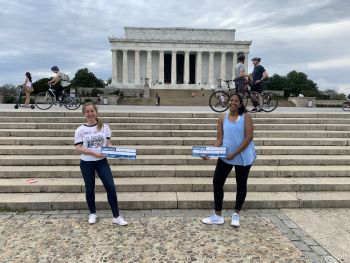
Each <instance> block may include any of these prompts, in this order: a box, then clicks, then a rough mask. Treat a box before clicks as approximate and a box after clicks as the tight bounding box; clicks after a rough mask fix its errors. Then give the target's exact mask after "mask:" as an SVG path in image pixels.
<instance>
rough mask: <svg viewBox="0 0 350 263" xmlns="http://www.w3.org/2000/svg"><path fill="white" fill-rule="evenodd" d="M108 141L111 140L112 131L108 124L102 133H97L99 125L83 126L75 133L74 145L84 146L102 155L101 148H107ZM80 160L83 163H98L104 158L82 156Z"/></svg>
mask: <svg viewBox="0 0 350 263" xmlns="http://www.w3.org/2000/svg"><path fill="white" fill-rule="evenodd" d="M108 139H111V129H110V128H109V126H108V125H107V124H105V123H104V124H103V126H102V129H101V130H100V131H97V124H95V125H94V126H87V125H86V124H83V125H81V126H80V127H79V128H78V129H76V131H75V138H74V144H75V145H77V144H82V145H83V147H85V148H88V149H90V150H93V151H94V152H98V153H100V152H101V147H102V146H103V147H105V146H107V140H108ZM80 158H81V159H82V160H83V161H98V160H102V159H103V158H104V157H102V158H96V157H95V156H92V155H88V154H81V155H80Z"/></svg>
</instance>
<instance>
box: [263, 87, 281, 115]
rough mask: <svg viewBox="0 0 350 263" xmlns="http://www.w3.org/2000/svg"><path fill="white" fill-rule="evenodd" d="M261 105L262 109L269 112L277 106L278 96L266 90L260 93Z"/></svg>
mask: <svg viewBox="0 0 350 263" xmlns="http://www.w3.org/2000/svg"><path fill="white" fill-rule="evenodd" d="M262 98H263V105H262V108H261V109H262V110H263V111H265V112H271V111H273V110H274V109H276V108H277V106H278V97H277V95H276V94H274V93H271V92H267V93H264V94H263V95H262Z"/></svg>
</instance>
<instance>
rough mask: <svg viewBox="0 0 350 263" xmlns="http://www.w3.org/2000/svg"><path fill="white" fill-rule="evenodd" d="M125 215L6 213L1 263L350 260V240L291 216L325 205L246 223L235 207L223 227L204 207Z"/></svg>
mask: <svg viewBox="0 0 350 263" xmlns="http://www.w3.org/2000/svg"><path fill="white" fill-rule="evenodd" d="M333 211H336V210H333ZM338 212H339V213H342V214H343V215H344V216H345V215H347V216H348V215H349V214H348V213H349V211H348V210H338ZM124 213H125V218H126V219H127V220H128V221H129V225H128V226H126V227H121V226H115V225H112V223H111V218H110V211H100V212H98V216H99V219H98V222H97V223H96V224H95V225H89V224H88V223H87V211H73V210H71V211H70V210H60V211H28V212H22V213H21V212H6V211H3V212H1V213H0V262H281V263H282V262H283V263H284V262H331V263H332V262H349V258H348V255H349V253H347V254H341V253H342V252H343V251H346V249H348V248H347V247H349V246H347V247H346V242H348V240H349V239H347V240H342V241H343V243H344V244H343V248H344V249H345V250H342V249H337V248H334V247H329V248H328V244H327V242H325V246H326V248H325V247H323V246H321V245H320V242H319V241H318V240H317V238H316V239H314V238H312V237H311V236H309V234H308V232H305V231H303V229H304V228H303V229H301V228H299V226H298V225H297V224H295V222H294V220H291V218H296V221H297V222H298V223H301V222H303V220H302V218H303V217H304V218H309V220H308V221H309V222H313V220H310V219H314V217H311V218H310V215H311V216H315V215H312V213H318V214H317V217H318V216H319V215H320V214H323V210H319V211H316V210H312V211H311V210H285V211H282V210H246V211H243V212H242V219H241V227H239V228H233V227H231V226H230V225H229V217H230V213H229V212H228V211H225V213H224V215H225V218H226V222H225V224H224V225H222V226H208V225H204V224H202V223H201V219H202V218H203V217H205V216H207V215H208V213H209V212H208V211H205V210H148V211H146V210H144V211H125V212H124ZM287 215H290V216H291V217H288V216H287ZM316 222H317V221H316ZM317 223H318V222H317ZM329 223H332V222H331V221H329ZM312 224H314V223H312ZM344 224H345V222H344ZM310 225H311V224H306V228H305V229H306V230H307V229H308V227H309V226H310ZM348 225H349V224H348ZM347 229H349V228H348V227H347ZM316 232H317V231H316ZM326 232H327V231H326ZM326 232H325V234H326V235H327V233H326ZM312 234H313V232H312ZM315 236H316V237H318V236H319V235H317V233H316V235H315ZM345 236H346V235H345ZM342 237H343V238H344V235H343V236H342ZM347 238H349V232H347ZM321 241H322V244H323V243H324V242H323V239H321ZM337 241H340V240H337ZM347 244H349V243H347ZM333 248H334V251H335V253H336V255H337V257H338V259H339V261H337V260H336V259H335V257H333V256H332V254H330V253H329V252H328V251H333ZM327 249H329V250H328V251H327ZM347 252H348V251H347Z"/></svg>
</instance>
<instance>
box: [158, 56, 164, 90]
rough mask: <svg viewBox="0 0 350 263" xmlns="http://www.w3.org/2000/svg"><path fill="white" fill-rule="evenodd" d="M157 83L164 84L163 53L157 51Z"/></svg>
mask: <svg viewBox="0 0 350 263" xmlns="http://www.w3.org/2000/svg"><path fill="white" fill-rule="evenodd" d="M158 81H159V82H160V83H162V84H164V51H159V74H158Z"/></svg>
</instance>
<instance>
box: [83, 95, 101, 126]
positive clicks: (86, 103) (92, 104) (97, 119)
mask: <svg viewBox="0 0 350 263" xmlns="http://www.w3.org/2000/svg"><path fill="white" fill-rule="evenodd" d="M87 106H92V107H94V109H95V111H96V121H97V130H98V131H100V130H101V129H102V126H103V122H102V121H101V120H100V119H99V118H98V111H97V107H96V105H95V103H93V102H91V101H88V102H85V103H84V105H83V114H84V113H85V109H86V107H87Z"/></svg>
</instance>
